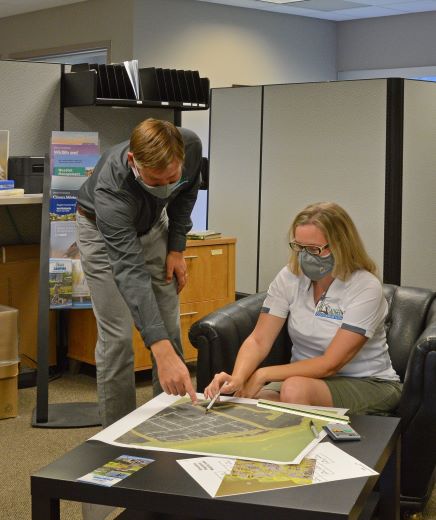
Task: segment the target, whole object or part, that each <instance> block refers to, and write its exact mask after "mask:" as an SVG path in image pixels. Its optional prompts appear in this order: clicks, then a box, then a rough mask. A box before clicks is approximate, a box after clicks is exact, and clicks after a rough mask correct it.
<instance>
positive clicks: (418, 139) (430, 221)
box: [401, 80, 436, 291]
mask: <svg viewBox="0 0 436 520" xmlns="http://www.w3.org/2000/svg"><path fill="white" fill-rule="evenodd" d="M404 83H405V84H404V162H403V201H402V202H403V215H402V237H401V242H402V255H401V264H402V270H401V283H402V285H412V286H418V287H429V288H431V289H433V290H435V291H436V84H435V83H432V82H424V81H413V80H406V81H405V82H404Z"/></svg>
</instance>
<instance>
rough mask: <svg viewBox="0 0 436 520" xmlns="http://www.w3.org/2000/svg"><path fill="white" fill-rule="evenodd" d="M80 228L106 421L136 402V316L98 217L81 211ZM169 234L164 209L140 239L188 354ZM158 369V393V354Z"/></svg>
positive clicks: (171, 328) (175, 336) (173, 330)
mask: <svg viewBox="0 0 436 520" xmlns="http://www.w3.org/2000/svg"><path fill="white" fill-rule="evenodd" d="M76 234H77V244H78V246H79V249H80V255H81V261H82V267H83V271H84V273H85V277H86V281H87V282H88V286H89V289H90V291H91V300H92V307H93V311H94V315H95V318H96V321H97V332H98V338H97V345H96V348H95V362H96V372H97V392H98V402H99V409H100V415H101V419H102V424H103V427H106V426H108V425H109V424H112V423H113V422H115V421H117V420H118V419H120V418H121V417H123V416H124V415H126V414H128V413H129V412H131V411H132V410H134V409H135V408H136V391H135V373H134V355H133V346H132V327H133V320H132V317H131V314H130V311H129V308H128V306H127V304H126V302H125V301H124V299H123V298H122V296H121V294H120V292H119V290H118V287H117V285H116V283H115V280H114V277H113V274H112V268H111V265H110V262H109V258H108V255H107V252H106V247H105V244H104V241H103V237H102V235H101V233H100V232H99V230H98V229H97V226H96V223H95V222H93V221H92V220H90V219H88V218H87V217H85V216H83V215H80V214H79V213H77V214H76ZM167 238H168V217H167V215H166V212H165V211H164V212H163V213H162V216H161V219H160V221H159V222H158V223H157V224H156V225H155V226H154V227H153V228H152V229H151V230H150V231H149V232H148V233H147V234H146V235H143V236H142V237H140V241H141V244H142V246H143V250H144V264H145V265H146V269H147V271H148V272H149V273H150V274H151V277H152V287H153V292H154V294H155V297H156V301H157V304H158V307H159V310H160V313H161V316H162V320H163V322H164V324H165V327H166V329H167V332H168V335H169V338H170V340H171V343H172V345H173V347H174V348H175V350H176V352H177V353H178V354H179V355H180V356H181V357H182V358H183V350H182V344H181V340H180V314H179V298H178V295H177V282H176V280H175V279H174V280H173V281H172V282H171V283H167V282H166V280H165V278H166V265H165V264H166V256H167ZM138 291H141V287H138ZM144 348H145V347H144ZM152 373H153V376H152V377H153V394H154V395H157V394H159V393H160V392H162V388H161V386H160V384H159V380H158V377H157V369H156V366H155V362H154V359H153V372H152Z"/></svg>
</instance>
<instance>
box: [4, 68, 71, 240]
mask: <svg viewBox="0 0 436 520" xmlns="http://www.w3.org/2000/svg"><path fill="white" fill-rule="evenodd" d="M60 96H61V66H60V65H56V64H52V63H29V62H21V61H0V129H1V130H9V155H10V156H14V155H30V156H39V157H41V156H44V155H45V154H46V153H48V151H49V147H50V137H51V132H52V130H59V129H60V111H61V104H60ZM40 222H41V205H40V204H29V205H20V206H14V205H11V206H2V207H1V208H0V245H14V244H34V243H38V242H39V240H40V232H41V226H40Z"/></svg>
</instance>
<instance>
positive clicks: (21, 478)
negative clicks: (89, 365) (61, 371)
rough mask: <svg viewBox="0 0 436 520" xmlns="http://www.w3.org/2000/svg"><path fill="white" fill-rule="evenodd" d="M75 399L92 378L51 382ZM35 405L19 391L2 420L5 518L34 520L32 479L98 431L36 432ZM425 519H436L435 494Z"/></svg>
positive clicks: (29, 394) (76, 507)
mask: <svg viewBox="0 0 436 520" xmlns="http://www.w3.org/2000/svg"><path fill="white" fill-rule="evenodd" d="M151 396H152V390H151V382H150V381H148V380H144V379H143V378H141V380H139V381H138V382H137V403H138V405H141V404H143V403H145V402H146V401H148V400H149V399H151ZM75 401H76V402H86V401H93V402H96V388H95V378H94V377H93V376H92V375H87V374H84V373H79V374H77V375H71V374H65V375H63V376H62V377H61V378H59V379H56V380H54V381H52V382H51V383H50V385H49V402H50V403H56V402H58V403H59V402H75ZM35 402H36V389H35V388H24V389H21V390H19V416H18V417H16V418H14V419H4V420H2V421H0V439H1V449H0V453H1V460H2V478H1V480H0V520H27V519H30V518H31V500H30V498H31V497H30V475H31V474H32V473H34V472H35V471H36V470H38V469H39V468H41V467H43V466H46V465H47V464H49V463H50V462H52V461H54V460H56V459H57V458H59V457H60V456H61V455H63V454H64V453H65V452H66V451H68V450H70V449H72V448H74V447H75V446H77V445H78V444H80V443H82V442H83V441H85V440H86V439H88V438H89V437H91V436H92V435H94V434H95V433H96V432H97V431H99V428H80V429H56V430H53V429H43V428H32V426H31V416H32V412H33V409H34V407H35ZM121 511H122V510H116V511H114V512H113V513H112V514H111V515H110V516H109V517H108V520H112V519H114V518H115V517H116V516H117V515H118V514H119V513H120V512H121ZM61 517H62V518H63V519H67V520H81V518H82V516H81V506H80V504H78V503H75V502H66V501H62V502H61ZM422 518H423V519H425V520H429V519H433V520H435V519H436V490H435V491H434V492H433V496H432V498H431V500H430V502H429V504H428V506H427V509H426V511H425V512H424V514H423V516H422ZM380 520H383V519H380Z"/></svg>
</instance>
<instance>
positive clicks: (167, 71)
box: [163, 69, 176, 103]
mask: <svg viewBox="0 0 436 520" xmlns="http://www.w3.org/2000/svg"><path fill="white" fill-rule="evenodd" d="M163 74H164V78H165V85H166V87H167V93H168V101H169V102H170V103H171V102H173V101H175V98H176V94H175V92H174V86H173V80H172V78H171V71H170V69H163Z"/></svg>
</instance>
